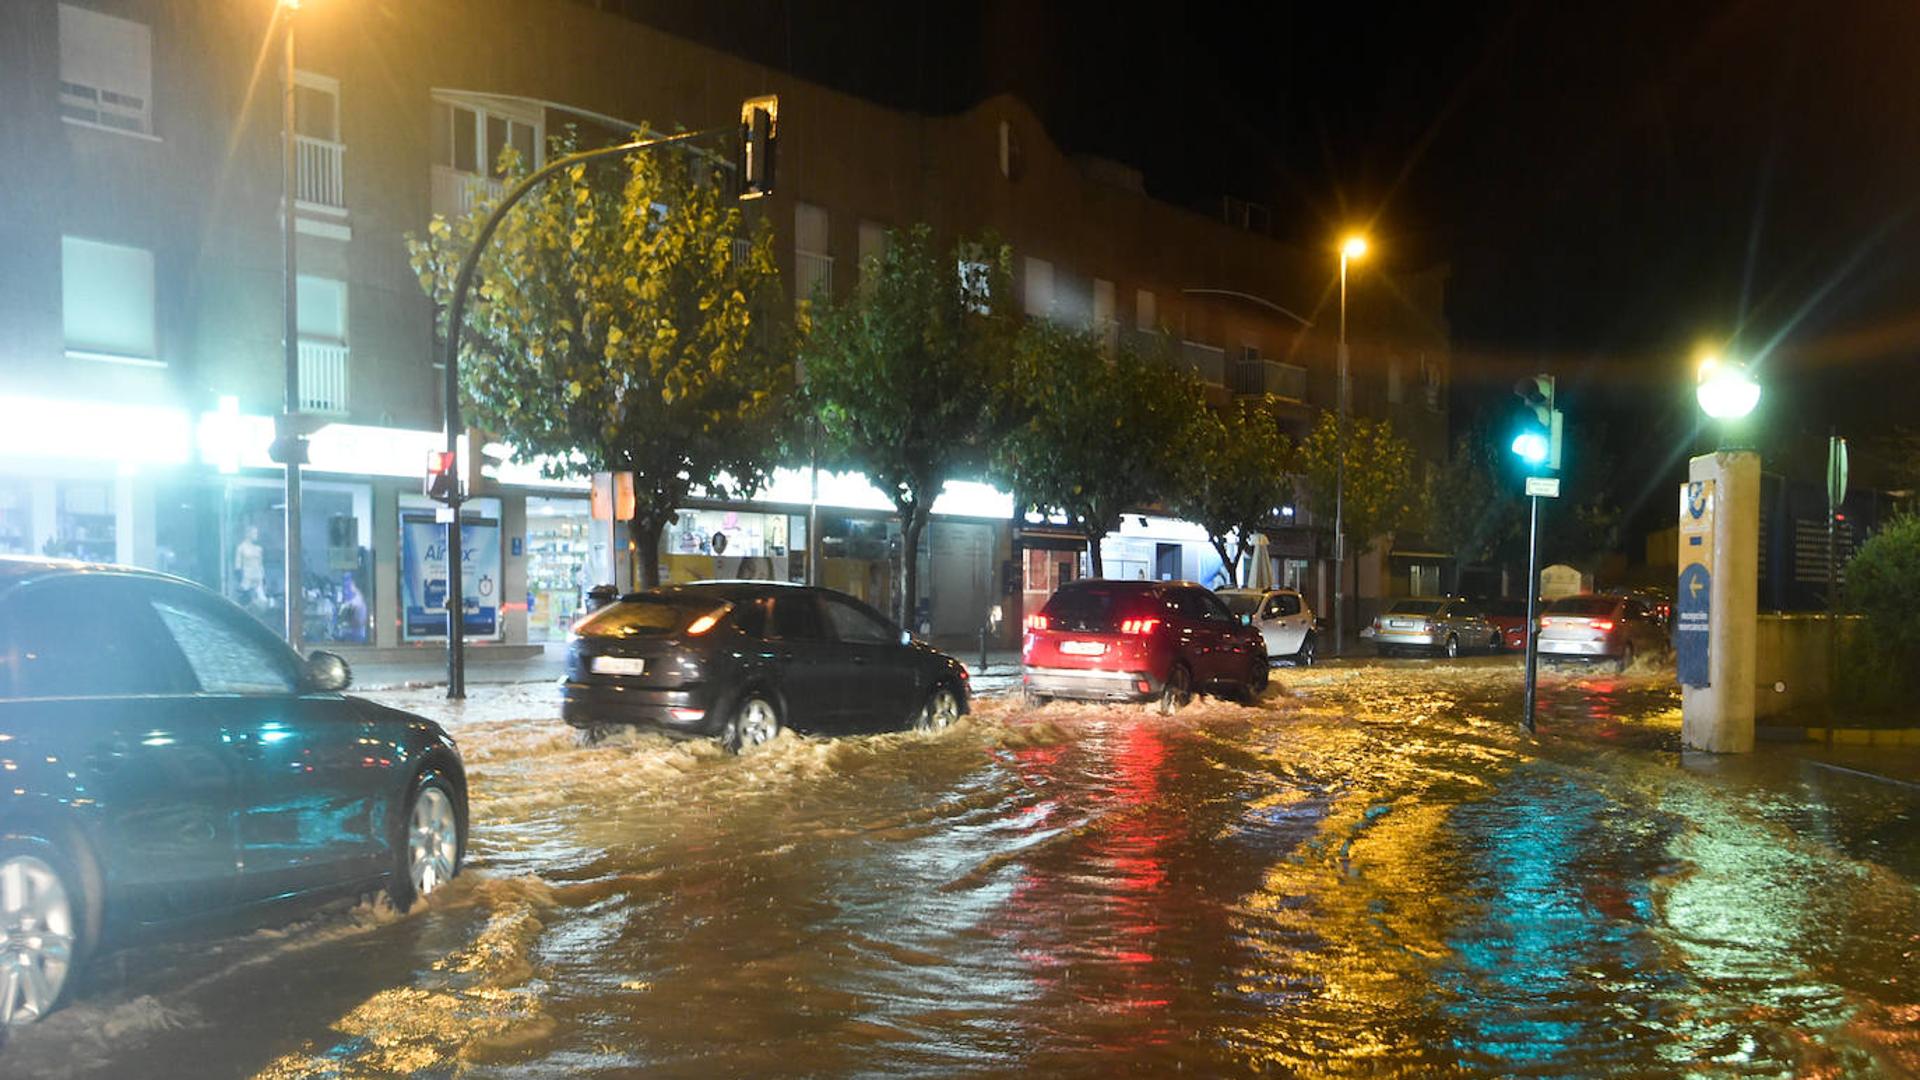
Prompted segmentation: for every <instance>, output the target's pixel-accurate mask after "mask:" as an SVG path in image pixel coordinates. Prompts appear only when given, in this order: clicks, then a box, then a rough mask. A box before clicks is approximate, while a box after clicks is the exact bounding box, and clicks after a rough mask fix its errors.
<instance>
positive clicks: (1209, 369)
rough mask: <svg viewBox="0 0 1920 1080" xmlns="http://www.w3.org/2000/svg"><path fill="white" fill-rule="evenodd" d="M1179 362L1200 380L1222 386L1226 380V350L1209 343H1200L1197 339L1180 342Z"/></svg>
mask: <svg viewBox="0 0 1920 1080" xmlns="http://www.w3.org/2000/svg"><path fill="white" fill-rule="evenodd" d="M1180 362H1181V363H1182V364H1185V365H1186V366H1187V369H1188V370H1190V371H1192V372H1193V373H1194V374H1195V375H1198V376H1200V380H1201V381H1202V382H1207V383H1211V384H1213V385H1214V386H1224V385H1226V381H1227V350H1225V349H1217V348H1214V347H1213V346H1211V345H1202V344H1200V343H1199V342H1197V341H1183V342H1181V343H1180Z"/></svg>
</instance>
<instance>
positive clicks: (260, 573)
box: [233, 525, 267, 604]
mask: <svg viewBox="0 0 1920 1080" xmlns="http://www.w3.org/2000/svg"><path fill="white" fill-rule="evenodd" d="M233 575H234V578H235V580H236V583H237V586H238V588H239V591H240V595H239V600H240V602H241V603H242V604H265V603H266V602H267V553H266V552H265V551H264V550H262V549H261V547H260V526H258V525H249V526H247V531H246V535H244V536H242V537H241V538H240V542H239V543H238V544H235V545H234V546H233Z"/></svg>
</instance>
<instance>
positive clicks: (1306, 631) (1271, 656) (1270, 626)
mask: <svg viewBox="0 0 1920 1080" xmlns="http://www.w3.org/2000/svg"><path fill="white" fill-rule="evenodd" d="M1219 596H1220V599H1222V600H1224V601H1226V602H1227V608H1228V609H1229V610H1231V611H1232V612H1233V613H1234V614H1235V615H1237V616H1239V617H1240V618H1241V619H1243V620H1245V621H1246V623H1247V624H1248V625H1249V626H1253V627H1256V628H1258V629H1259V631H1260V636H1261V637H1263V638H1265V639H1266V641H1267V659H1268V662H1269V663H1274V662H1277V661H1281V660H1287V661H1291V662H1292V663H1294V664H1296V665H1298V666H1300V667H1309V666H1311V665H1312V664H1313V651H1314V647H1315V645H1316V644H1317V642H1316V640H1315V638H1316V635H1315V633H1314V626H1313V609H1312V608H1309V607H1308V606H1307V601H1306V598H1305V597H1303V596H1301V595H1300V594H1299V593H1297V592H1295V591H1293V590H1292V589H1221V590H1219Z"/></svg>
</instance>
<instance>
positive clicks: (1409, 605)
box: [1387, 600, 1446, 615]
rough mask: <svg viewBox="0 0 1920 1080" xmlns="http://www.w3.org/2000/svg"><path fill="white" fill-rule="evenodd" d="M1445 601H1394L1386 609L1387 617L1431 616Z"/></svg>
mask: <svg viewBox="0 0 1920 1080" xmlns="http://www.w3.org/2000/svg"><path fill="white" fill-rule="evenodd" d="M1444 603H1446V601H1445V600H1395V601H1394V602H1393V606H1392V607H1390V608H1388V609H1387V614H1389V615H1432V614H1435V613H1437V612H1438V611H1439V610H1440V605H1441V604H1444Z"/></svg>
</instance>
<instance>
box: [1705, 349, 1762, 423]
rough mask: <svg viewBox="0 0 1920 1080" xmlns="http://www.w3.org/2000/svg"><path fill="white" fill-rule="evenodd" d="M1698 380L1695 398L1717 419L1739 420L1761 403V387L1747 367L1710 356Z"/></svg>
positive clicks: (1708, 413) (1706, 358) (1706, 411)
mask: <svg viewBox="0 0 1920 1080" xmlns="http://www.w3.org/2000/svg"><path fill="white" fill-rule="evenodd" d="M1698 381H1699V385H1698V386H1696V387H1695V388H1694V391H1693V396H1694V399H1695V400H1696V401H1698V402H1699V403H1700V411H1701V412H1703V413H1706V414H1707V415H1708V416H1711V417H1713V418H1714V419H1715V420H1739V419H1740V418H1742V417H1744V416H1746V415H1747V414H1748V413H1750V412H1752V411H1753V407H1754V406H1755V405H1758V404H1760V384H1759V383H1757V382H1754V381H1753V376H1752V375H1751V374H1749V373H1748V372H1747V369H1746V366H1745V365H1743V364H1737V363H1733V362H1731V361H1726V360H1722V359H1721V358H1720V357H1718V356H1711V355H1710V356H1707V357H1705V358H1704V359H1702V360H1701V361H1700V369H1699V373H1698Z"/></svg>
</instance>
